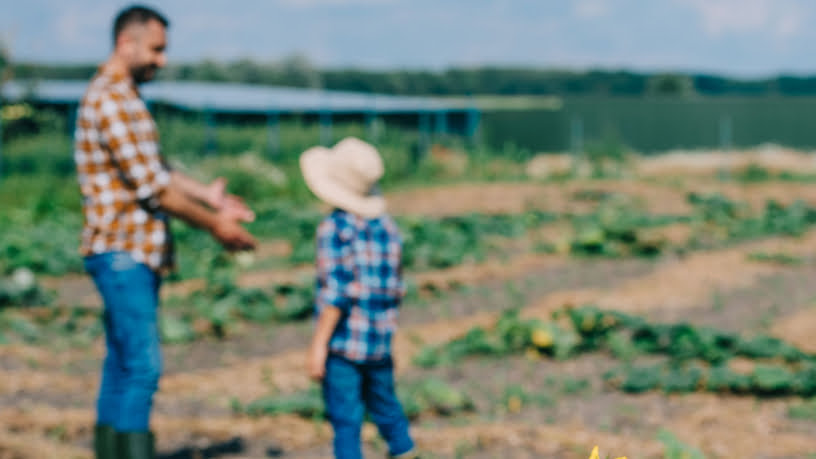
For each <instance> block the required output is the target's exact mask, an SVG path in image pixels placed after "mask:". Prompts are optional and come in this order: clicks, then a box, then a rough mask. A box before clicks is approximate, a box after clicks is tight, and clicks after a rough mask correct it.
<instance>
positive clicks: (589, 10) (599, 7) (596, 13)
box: [573, 0, 609, 19]
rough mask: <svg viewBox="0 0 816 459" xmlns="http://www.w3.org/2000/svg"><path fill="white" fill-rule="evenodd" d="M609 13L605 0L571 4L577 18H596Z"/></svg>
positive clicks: (582, 1) (585, 0) (607, 3)
mask: <svg viewBox="0 0 816 459" xmlns="http://www.w3.org/2000/svg"><path fill="white" fill-rule="evenodd" d="M608 12H609V2H608V1H607V0H580V1H577V2H575V3H573V13H574V14H575V15H576V16H578V17H579V18H585V19H589V18H597V17H602V16H606V14H607V13H608Z"/></svg>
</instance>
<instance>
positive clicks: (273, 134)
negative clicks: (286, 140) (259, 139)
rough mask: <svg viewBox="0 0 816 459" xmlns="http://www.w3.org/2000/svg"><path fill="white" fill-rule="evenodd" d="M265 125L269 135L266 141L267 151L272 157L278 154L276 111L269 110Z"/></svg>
mask: <svg viewBox="0 0 816 459" xmlns="http://www.w3.org/2000/svg"><path fill="white" fill-rule="evenodd" d="M266 125H267V127H268V129H269V135H268V136H267V139H266V146H267V150H269V155H270V156H272V157H275V156H277V155H278V154H279V153H280V114H279V113H278V112H277V111H276V110H270V111H269V112H267V114H266Z"/></svg>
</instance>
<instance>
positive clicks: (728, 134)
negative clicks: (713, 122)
mask: <svg viewBox="0 0 816 459" xmlns="http://www.w3.org/2000/svg"><path fill="white" fill-rule="evenodd" d="M731 138H732V125H731V117H730V116H729V115H723V116H721V117H720V149H721V150H723V151H729V150H731V143H732V140H731Z"/></svg>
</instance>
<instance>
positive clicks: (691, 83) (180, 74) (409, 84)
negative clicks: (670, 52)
mask: <svg viewBox="0 0 816 459" xmlns="http://www.w3.org/2000/svg"><path fill="white" fill-rule="evenodd" d="M4 66H5V67H7V68H6V71H5V73H6V74H7V78H8V77H9V76H10V77H13V78H17V79H87V78H90V77H91V76H92V75H93V73H94V72H95V71H96V65H95V64H59V65H57V64H43V63H30V62H8V59H7V58H5V57H2V56H0V71H2V67H4ZM159 78H160V79H164V80H175V81H211V82H235V83H249V84H263V85H277V86H291V87H301V88H323V89H332V90H341V91H361V92H373V93H385V94H396V95H412V96H421V95H437V96H447V95H564V96H583V95H587V96H649V95H660V96H677V97H686V96H695V95H704V96H721V95H732V96H733V95H736V96H763V95H784V96H804V95H816V76H791V75H778V76H774V77H769V78H763V79H752V80H747V79H736V78H729V77H726V76H721V75H716V74H690V73H646V72H634V71H627V70H586V71H577V70H559V69H541V68H523V67H515V68H514V67H494V66H484V67H472V68H450V69H447V70H441V71H429V70H410V69H400V70H363V69H352V68H335V69H331V68H329V69H321V68H317V67H316V66H314V65H313V64H312V63H310V62H309V61H308V60H307V59H305V58H303V57H299V56H293V57H289V58H285V59H282V60H280V61H276V62H257V61H253V60H249V59H239V60H235V61H230V62H219V61H214V60H202V61H200V62H193V63H179V64H172V65H169V66H168V67H167V68H165V69H163V70H162V71H161V72H160V76H159Z"/></svg>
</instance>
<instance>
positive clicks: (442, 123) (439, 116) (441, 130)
mask: <svg viewBox="0 0 816 459" xmlns="http://www.w3.org/2000/svg"><path fill="white" fill-rule="evenodd" d="M434 130H435V134H436V136H437V137H442V136H444V135H445V134H447V133H448V112H447V110H445V109H444V108H443V109H440V110H437V111H436V125H435V129H434Z"/></svg>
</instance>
